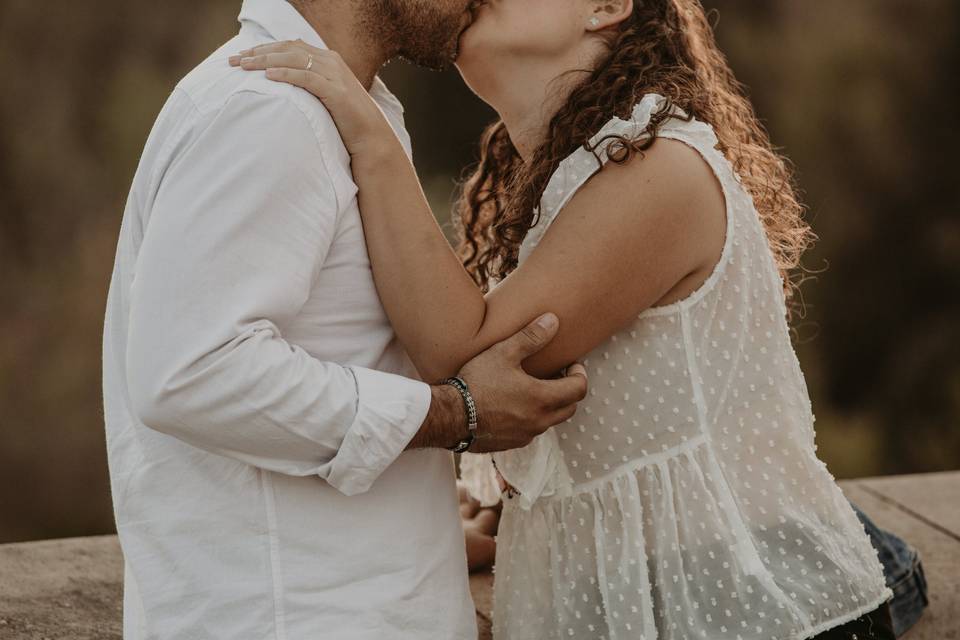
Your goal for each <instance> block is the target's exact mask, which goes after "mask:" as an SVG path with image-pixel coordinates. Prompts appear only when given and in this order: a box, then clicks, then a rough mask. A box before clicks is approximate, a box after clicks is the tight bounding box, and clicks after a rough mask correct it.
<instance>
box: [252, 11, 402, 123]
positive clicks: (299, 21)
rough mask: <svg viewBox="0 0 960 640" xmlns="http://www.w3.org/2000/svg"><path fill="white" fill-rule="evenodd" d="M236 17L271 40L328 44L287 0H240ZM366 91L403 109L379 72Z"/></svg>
mask: <svg viewBox="0 0 960 640" xmlns="http://www.w3.org/2000/svg"><path fill="white" fill-rule="evenodd" d="M237 19H238V20H239V21H240V26H241V27H243V26H244V25H245V24H246V23H252V24H256V25H259V26H260V28H262V29H263V30H264V31H266V32H267V33H268V34H269V35H270V37H271V38H273V39H274V40H298V39H299V40H303V41H304V42H306V43H307V44H309V45H310V46H312V47H316V48H318V49H327V48H328V47H327V45H326V43H325V42H324V41H323V38H321V37H320V34H318V33H317V32H316V31H315V30H314V28H313V27H311V26H310V23H309V22H307V21H306V19H305V18H304V17H303V16H302V15H300V12H299V11H297V10H296V9H295V8H294V7H293V5H291V4H290V3H289V2H288V1H287V0H243V6H242V7H241V8H240V16H239V17H238V18H237ZM370 95H371V96H373V98H374V99H375V100H376V101H377V102H378V103H379V104H380V106H381V107H382V108H390V109H393V110H395V111H396V112H397V114H398V115H399V114H402V113H403V105H402V104H401V103H400V101H399V100H398V99H397V97H396V96H395V95H393V93H391V92H390V90H389V89H387V85H385V84H384V83H383V81H382V80H381V79H380V76H374V77H373V84H372V85H371V86H370Z"/></svg>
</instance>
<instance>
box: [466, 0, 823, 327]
mask: <svg viewBox="0 0 960 640" xmlns="http://www.w3.org/2000/svg"><path fill="white" fill-rule="evenodd" d="M608 44H609V54H605V56H604V57H603V58H602V59H601V60H600V61H599V64H598V65H597V66H596V68H595V69H594V70H593V71H592V72H591V73H590V74H589V76H588V77H586V78H585V79H584V81H583V82H581V83H579V84H578V85H577V86H576V87H575V88H574V90H573V91H572V93H571V94H570V96H569V98H568V99H567V101H566V103H565V104H564V105H563V106H562V107H561V108H560V110H559V111H557V113H556V114H555V115H554V116H553V118H552V119H551V120H550V123H549V126H548V131H547V135H546V138H545V141H544V142H543V143H542V144H541V146H540V147H539V148H538V149H536V150H535V152H534V153H533V155H532V157H531V160H530V162H529V163H526V164H525V163H524V162H523V161H522V159H521V157H520V155H519V154H518V152H517V150H516V148H515V147H514V145H513V143H512V141H511V140H510V136H509V135H508V133H507V130H506V127H505V125H504V123H503V122H502V121H498V122H495V123H493V124H492V125H490V126H489V127H488V128H487V130H486V131H485V132H484V134H483V137H482V139H481V143H480V161H479V163H478V165H477V166H476V167H475V169H474V170H473V172H472V175H470V176H469V177H468V178H467V179H466V180H465V181H464V183H463V185H462V190H461V195H460V198H459V202H458V205H457V214H456V215H455V216H454V220H455V224H456V227H457V231H458V235H459V243H458V249H457V251H458V254H459V256H460V258H461V260H462V261H463V264H464V266H465V267H466V268H467V271H468V272H469V273H470V275H471V276H472V277H473V279H474V281H475V282H476V283H477V285H478V286H480V287H481V288H482V289H483V290H484V291H487V290H489V287H490V285H491V283H492V282H493V281H495V280H502V279H503V278H504V277H506V276H507V275H508V274H509V273H510V272H511V271H512V270H513V269H515V268H516V266H517V256H518V252H519V247H520V243H521V242H523V239H524V237H525V236H526V234H527V232H528V231H529V230H530V229H531V228H532V227H533V226H535V225H536V224H537V219H536V218H537V215H536V213H535V212H536V210H538V206H537V205H538V204H539V202H540V198H541V197H542V195H543V192H544V189H545V188H546V185H547V182H548V181H549V179H550V177H551V176H552V175H553V172H554V171H555V170H556V169H557V166H558V165H559V164H560V162H561V161H562V160H564V159H565V158H566V157H567V156H569V155H570V154H571V153H573V152H574V151H575V150H576V149H577V148H578V147H580V146H585V147H587V148H588V149H590V147H589V141H590V139H591V138H593V137H594V136H595V135H596V134H597V133H598V132H599V131H600V129H601V128H602V127H603V125H605V124H606V123H607V122H608V121H609V120H610V119H611V118H613V117H614V116H618V117H621V118H625V119H626V118H629V117H630V114H631V113H632V111H633V107H634V105H635V104H636V103H637V101H639V100H640V99H641V98H642V97H643V96H644V94H647V93H659V94H661V95H663V96H664V97H665V98H666V101H665V104H664V106H663V108H662V109H659V110H658V111H657V112H656V113H654V114H653V116H652V117H651V119H650V124H649V125H648V127H647V128H646V130H645V131H644V132H643V133H642V134H641V135H640V136H639V137H638V139H635V140H627V139H623V138H619V137H618V139H617V140H615V143H614V147H615V149H616V150H615V152H614V153H612V155H611V159H612V160H614V161H616V162H626V161H627V160H629V158H630V157H631V156H632V155H633V154H634V153H641V154H642V153H643V151H644V150H646V149H647V148H649V147H650V145H652V144H653V142H654V140H655V138H656V135H657V131H658V129H659V127H660V125H661V124H662V123H663V122H664V121H665V120H666V119H668V118H678V117H679V116H676V115H672V114H670V113H669V111H670V109H671V108H672V106H673V105H676V106H679V107H680V108H681V109H683V110H684V111H685V112H686V113H687V114H688V117H692V118H696V119H698V120H701V121H703V122H706V123H708V124H710V125H711V126H712V127H713V129H714V131H715V133H716V135H717V138H718V140H719V142H720V145H719V149H720V150H721V151H722V152H723V153H724V155H725V156H726V157H727V159H728V160H729V161H730V162H731V164H732V165H733V167H734V170H735V171H736V172H737V173H738V174H739V175H740V178H741V180H742V183H743V185H744V187H746V189H747V191H748V193H750V194H751V196H752V197H753V201H754V204H755V205H756V208H757V211H758V212H759V214H760V218H761V220H762V222H763V225H764V228H765V231H766V236H767V239H768V241H769V243H770V247H771V250H772V252H773V255H774V258H775V260H776V264H777V267H778V269H779V270H780V274H781V276H782V277H783V281H784V296H785V298H786V299H787V300H788V301H789V300H791V298H792V297H793V293H794V291H795V290H796V289H797V286H798V285H797V284H796V283H794V282H793V280H792V279H791V277H790V276H791V272H792V271H793V269H794V268H795V267H797V266H798V265H799V262H800V256H801V255H802V254H803V252H804V251H805V250H806V249H807V248H808V247H809V246H810V245H811V244H812V243H813V241H814V240H816V238H817V236H816V235H815V234H814V233H813V231H812V230H811V229H810V227H809V225H807V224H806V222H805V221H804V219H803V213H804V207H803V205H802V204H801V203H800V201H799V199H798V195H797V189H796V187H795V183H794V178H793V171H792V168H791V165H790V164H789V161H788V160H787V159H785V158H784V157H783V156H781V155H779V154H778V153H777V152H776V151H775V150H774V148H773V146H772V144H771V142H770V138H769V136H768V134H767V132H766V130H765V129H764V127H763V125H762V124H761V123H760V121H759V120H758V119H757V116H756V114H755V113H754V110H753V107H752V105H751V104H750V101H749V99H748V98H747V97H746V95H745V91H744V87H743V85H741V84H740V83H739V82H738V81H737V80H736V78H735V77H734V75H733V71H732V70H731V69H730V66H729V64H728V63H727V60H726V58H725V56H724V55H723V53H721V52H720V50H719V48H718V47H717V44H716V40H715V39H714V35H713V29H712V28H711V26H710V24H709V22H708V20H707V15H706V13H705V12H704V9H703V7H702V5H701V4H700V2H699V0H635V4H634V10H633V14H632V15H631V16H630V17H629V18H627V19H626V20H625V21H624V22H623V23H622V24H621V25H620V28H619V30H618V31H617V32H616V33H615V34H613V35H611V36H610V37H609V39H608ZM789 306H792V305H789ZM789 306H788V308H789Z"/></svg>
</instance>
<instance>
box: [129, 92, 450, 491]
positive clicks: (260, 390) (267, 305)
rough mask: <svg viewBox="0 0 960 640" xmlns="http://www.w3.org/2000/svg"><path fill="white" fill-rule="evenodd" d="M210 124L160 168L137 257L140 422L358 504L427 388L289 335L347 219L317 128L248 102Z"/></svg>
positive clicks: (133, 343) (134, 386)
mask: <svg viewBox="0 0 960 640" xmlns="http://www.w3.org/2000/svg"><path fill="white" fill-rule="evenodd" d="M198 122H199V124H198V125H197V126H196V127H195V129H197V130H196V131H194V132H193V133H191V134H190V135H188V136H186V138H187V139H186V140H184V141H182V142H180V143H179V144H178V145H177V147H176V149H175V151H174V153H173V155H172V158H171V160H170V161H169V162H168V163H167V164H166V165H165V167H164V172H163V175H162V178H161V182H160V186H159V187H158V189H157V191H156V196H155V201H154V202H153V205H152V206H151V207H150V215H149V219H148V220H147V221H146V228H145V232H144V237H143V243H142V245H141V247H140V252H139V255H138V258H137V268H136V273H135V276H134V280H133V284H132V287H131V295H130V301H131V302H130V304H131V307H130V324H129V334H128V343H127V362H126V370H127V383H128V389H129V394H130V400H131V404H132V405H133V406H132V408H133V410H134V414H135V415H136V416H137V417H138V418H139V419H140V420H141V421H142V422H143V424H145V425H146V426H148V427H150V428H152V429H155V430H157V431H160V432H162V433H165V434H168V435H170V436H173V437H176V438H179V439H181V440H183V441H184V442H187V443H189V444H191V445H193V446H196V447H198V448H201V449H204V450H207V451H211V452H214V453H217V454H220V455H224V456H229V457H231V458H234V459H237V460H240V461H242V462H245V463H248V464H251V465H254V466H257V467H261V468H264V469H269V470H271V471H276V472H280V473H285V474H289V475H299V476H307V475H312V474H315V475H318V476H320V477H321V478H324V479H325V480H326V481H327V482H329V483H330V484H331V485H332V486H334V487H336V488H337V489H338V490H340V491H341V492H343V493H345V494H347V495H352V494H356V493H362V492H364V491H366V490H367V489H369V488H370V486H371V485H372V484H373V482H374V481H375V480H376V478H377V477H378V476H379V475H380V474H381V473H382V472H383V471H384V470H385V469H386V468H387V467H388V466H389V465H390V464H391V463H392V462H393V461H394V460H395V459H396V458H397V457H398V456H399V455H400V453H402V452H403V450H404V449H405V448H406V446H407V444H408V443H409V442H410V440H411V439H412V438H413V436H414V435H415V434H416V432H417V430H418V429H419V427H420V425H421V424H422V422H423V420H424V418H425V416H426V414H427V411H428V409H429V406H430V397H431V394H430V388H429V386H428V385H426V384H424V383H423V382H420V381H416V380H412V379H408V378H404V377H401V376H396V375H392V374H387V373H384V372H379V371H374V370H370V369H364V368H361V367H346V366H341V365H339V364H337V363H332V362H324V361H321V360H318V359H317V358H314V357H312V356H311V355H310V354H309V353H307V352H306V351H305V350H304V349H303V348H301V347H300V346H298V345H296V344H292V343H289V342H287V341H286V340H285V339H284V337H283V335H282V333H281V330H280V328H279V327H283V326H285V325H286V323H288V322H289V321H290V320H292V319H293V318H294V317H295V316H296V315H297V314H298V312H299V311H300V310H301V308H302V307H303V305H304V303H305V302H306V300H307V298H308V296H309V294H310V290H311V287H312V285H313V282H314V280H315V278H316V275H317V273H318V272H319V269H320V267H321V266H322V264H323V261H324V258H325V256H326V255H327V251H328V249H329V247H330V244H331V242H332V240H333V237H334V234H335V229H336V221H337V211H338V208H337V200H336V194H335V190H334V187H333V184H332V182H331V178H330V176H329V174H327V172H326V169H325V165H324V157H323V153H322V150H321V148H320V145H319V140H318V138H317V135H316V134H315V133H314V130H313V127H312V126H311V125H310V123H309V122H308V121H307V119H306V116H305V115H304V114H303V113H302V112H301V111H300V110H299V109H298V108H297V107H296V105H294V104H293V103H292V102H291V101H290V100H289V99H288V98H286V97H283V96H277V95H269V94H261V93H254V92H242V93H239V94H236V95H234V96H233V97H232V98H230V100H229V101H228V102H227V103H226V105H225V106H224V107H223V108H222V109H221V110H220V111H218V112H217V113H215V114H212V115H207V116H203V117H201V118H199V119H198Z"/></svg>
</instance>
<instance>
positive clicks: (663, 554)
mask: <svg viewBox="0 0 960 640" xmlns="http://www.w3.org/2000/svg"><path fill="white" fill-rule="evenodd" d="M664 101H665V99H664V98H663V97H662V96H660V95H658V94H647V95H646V96H644V98H643V99H642V100H641V101H640V102H639V103H638V104H637V105H636V107H635V109H634V111H633V114H632V117H631V118H630V119H629V120H622V119H619V118H614V119H613V120H611V121H610V122H609V123H608V124H607V125H606V126H605V127H604V128H603V129H602V130H601V131H600V132H599V133H598V134H597V136H596V137H595V138H594V139H593V140H592V141H591V147H594V152H591V151H588V150H587V149H586V148H580V149H578V150H577V151H576V152H574V153H573V154H572V155H570V156H569V157H568V158H567V159H566V160H565V161H564V162H562V163H561V164H560V166H559V167H558V168H557V170H556V172H555V173H554V175H553V176H552V178H551V180H550V182H549V184H548V186H547V189H546V191H545V193H544V195H543V198H542V200H541V206H540V215H541V218H540V222H539V223H538V225H537V226H536V227H534V228H533V229H532V230H531V231H530V232H529V234H528V235H527V237H526V239H525V240H524V243H523V245H522V247H521V251H520V260H521V261H522V260H524V259H525V258H526V257H527V256H528V255H529V254H530V252H531V251H534V250H535V249H536V246H537V243H538V242H539V240H540V238H541V237H542V235H543V233H544V231H545V230H546V228H547V227H548V226H549V224H550V222H551V221H552V220H553V219H554V217H555V216H556V215H557V214H558V212H560V211H561V210H562V208H563V206H564V205H565V204H566V203H567V202H568V201H569V200H570V198H571V197H572V196H573V194H574V193H576V191H577V190H578V189H579V188H580V187H581V186H582V185H583V184H584V183H585V182H586V181H587V180H588V179H589V177H590V176H591V175H593V174H594V173H595V172H596V171H597V170H599V168H600V167H601V163H602V162H605V161H607V159H608V157H607V152H608V151H609V145H610V144H611V143H612V140H610V139H609V138H608V136H609V135H611V134H622V135H626V136H628V137H631V138H635V137H638V136H639V135H640V134H642V132H643V131H644V129H645V128H646V126H647V124H648V123H649V120H650V117H651V114H652V113H655V112H657V111H658V110H659V109H661V108H663V107H664V106H665V105H664ZM673 109H675V110H676V111H675V112H676V113H677V114H679V115H681V116H685V114H683V112H682V111H681V110H680V109H679V108H677V107H673ZM658 136H660V137H662V138H670V139H674V140H678V141H681V142H683V143H685V144H687V145H689V146H690V147H692V148H693V149H695V150H696V151H698V152H699V153H700V155H701V156H702V157H703V159H704V160H705V161H706V162H707V163H708V164H709V166H710V167H711V169H712V170H713V172H714V174H715V175H716V177H717V179H718V181H719V183H720V185H721V187H722V189H723V195H724V198H725V201H726V236H725V240H724V246H723V250H722V253H721V257H720V259H719V261H718V262H717V263H716V265H715V266H714V269H713V271H712V272H711V274H710V275H709V277H708V278H707V279H706V281H705V282H703V284H702V285H701V286H700V287H699V288H698V289H697V290H696V291H694V292H693V293H692V294H690V295H689V296H687V297H686V298H683V299H682V300H680V301H678V302H675V303H673V304H669V305H666V306H658V307H651V308H648V309H646V310H645V311H643V312H642V313H640V314H639V315H638V316H637V317H636V318H635V319H634V320H633V321H632V322H631V323H630V324H629V325H628V326H625V327H623V328H622V329H621V330H619V331H618V332H617V333H615V334H614V335H612V336H610V338H609V339H607V340H606V341H605V342H604V343H602V344H601V345H600V346H598V347H597V348H596V349H594V350H593V351H592V352H590V353H589V354H588V355H587V356H586V358H585V359H584V364H585V365H586V366H587V369H588V372H589V375H590V392H589V395H588V397H587V398H586V399H585V400H584V401H583V402H582V403H581V405H580V407H579V409H578V411H577V413H576V415H574V416H573V418H571V419H570V420H568V421H567V422H566V423H564V424H561V425H559V426H557V427H555V428H554V429H552V430H551V431H548V432H547V433H546V434H544V435H543V436H540V437H539V438H537V439H536V440H535V441H534V442H532V443H531V444H530V445H529V446H527V447H525V448H523V449H518V450H515V451H510V452H504V453H498V454H494V456H493V459H494V460H495V462H496V465H497V468H498V469H499V470H500V471H501V473H502V474H503V476H504V478H505V479H506V480H507V481H508V482H509V483H510V484H512V485H513V486H514V487H516V488H517V489H518V490H519V495H514V496H513V497H508V496H506V495H505V496H504V498H503V500H504V511H503V516H502V520H501V524H500V533H499V537H498V545H497V558H496V581H495V586H494V615H493V617H494V621H493V625H494V637H495V638H496V639H498V640H505V639H510V640H516V639H526V638H529V639H531V640H533V639H537V640H545V639H549V638H576V639H577V640H586V639H591V638H598V639H606V640H613V639H615V638H621V639H623V638H630V639H635V638H640V639H641V640H655V639H669V640H682V639H692V638H710V639H711V640H722V639H729V640H770V639H782V638H790V639H795V640H800V639H802V638H808V637H811V636H813V635H815V634H817V633H819V632H821V631H823V630H825V629H827V628H830V627H833V626H836V625H839V624H842V623H843V622H846V621H848V620H851V619H853V618H855V617H858V616H860V615H862V614H863V613H865V612H867V611H870V610H872V609H874V608H876V607H878V606H879V605H880V604H881V603H883V602H884V601H885V600H887V599H889V598H890V597H891V596H892V593H891V592H890V591H889V589H887V588H886V586H885V584H884V579H883V573H882V568H881V566H880V563H879V561H878V558H877V554H876V552H875V550H874V549H873V547H872V546H871V545H870V542H869V539H868V538H867V536H866V534H865V532H864V529H863V525H861V524H860V522H859V520H858V519H857V518H856V516H855V514H854V512H853V510H852V508H851V506H850V504H849V503H848V502H847V501H846V499H845V498H844V496H843V494H842V492H841V491H840V489H839V487H838V486H837V484H836V483H835V481H834V478H833V476H831V474H830V473H829V472H828V471H827V469H826V467H825V465H824V464H823V463H822V462H821V461H820V460H819V459H818V458H817V456H816V453H815V449H816V445H815V444H814V430H813V423H814V415H813V412H812V410H811V405H810V400H809V396H808V392H807V387H806V382H805V380H804V376H803V373H802V371H801V369H800V366H799V363H798V361H797V358H796V355H795V353H794V350H793V347H792V345H791V342H790V336H789V331H788V325H787V321H786V307H785V301H784V296H783V280H782V278H781V276H780V274H779V271H778V269H777V267H776V264H775V261H774V257H773V255H772V253H771V250H770V247H769V244H768V241H767V238H766V236H765V232H764V228H763V224H762V222H761V220H760V218H759V215H758V213H757V211H756V209H755V207H754V204H753V201H752V198H751V197H750V195H749V194H748V193H747V191H746V190H745V189H744V187H743V186H742V185H741V182H740V179H739V177H738V176H737V175H736V173H735V172H734V170H733V167H732V166H731V164H730V163H729V162H728V160H727V159H726V158H725V156H724V155H723V154H722V153H721V152H720V150H718V148H717V143H718V141H717V138H716V136H715V134H714V131H713V129H712V128H711V127H710V126H709V125H707V124H706V123H703V122H700V121H698V120H696V119H693V120H690V121H683V120H679V119H676V118H669V119H667V120H666V121H665V122H664V123H663V124H662V125H661V127H660V130H659V132H658ZM638 277H642V274H638ZM462 469H463V477H464V480H465V481H466V482H467V484H468V486H469V487H470V489H471V491H472V492H473V493H474V494H475V495H477V497H479V498H480V499H481V500H482V501H483V502H485V503H490V502H493V501H495V500H497V499H498V498H500V496H499V495H498V491H497V487H496V483H495V480H494V478H493V467H492V466H491V464H490V457H489V456H475V455H469V454H468V455H465V456H464V458H463V463H462Z"/></svg>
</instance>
